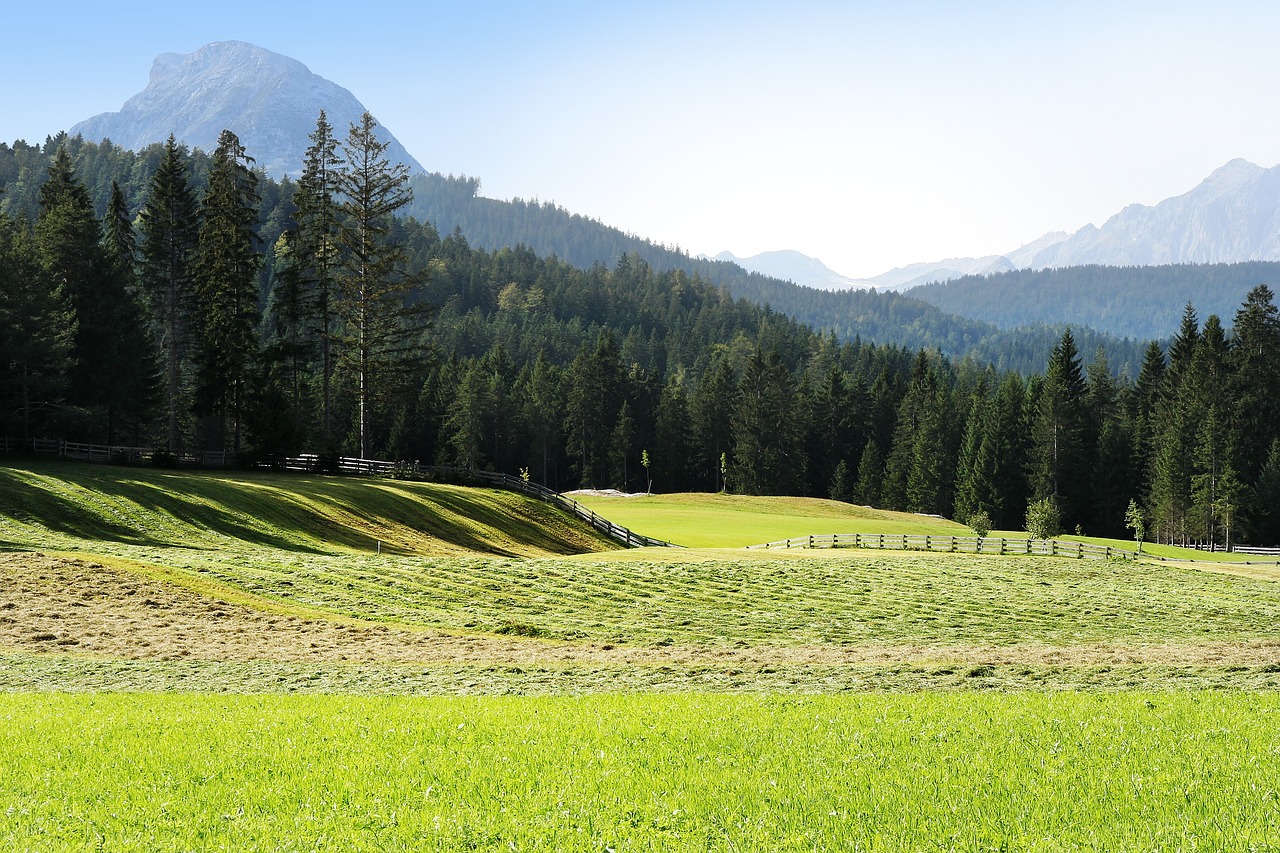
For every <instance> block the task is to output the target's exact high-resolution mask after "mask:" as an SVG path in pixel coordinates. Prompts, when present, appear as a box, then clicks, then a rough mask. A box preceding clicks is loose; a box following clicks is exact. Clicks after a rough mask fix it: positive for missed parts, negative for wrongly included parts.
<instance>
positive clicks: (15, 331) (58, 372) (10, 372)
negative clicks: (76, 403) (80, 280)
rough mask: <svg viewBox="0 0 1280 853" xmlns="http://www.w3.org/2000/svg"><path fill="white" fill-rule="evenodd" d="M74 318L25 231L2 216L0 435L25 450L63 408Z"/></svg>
mask: <svg viewBox="0 0 1280 853" xmlns="http://www.w3.org/2000/svg"><path fill="white" fill-rule="evenodd" d="M75 339H76V315H75V311H74V310H73V309H72V308H71V305H70V301H69V300H68V299H67V298H66V296H65V295H64V292H63V288H62V285H61V284H60V283H59V282H57V281H51V280H50V279H49V278H48V277H47V275H46V273H45V269H44V264H43V263H42V262H41V258H40V253H39V250H38V249H37V248H36V245H35V243H34V241H33V240H31V238H30V235H29V233H28V231H27V229H25V228H24V227H23V226H21V225H19V224H18V223H16V222H14V221H13V220H12V219H10V218H9V217H8V216H6V215H4V213H2V212H0V429H3V430H4V431H5V437H6V438H9V437H13V438H18V439H21V442H22V443H23V445H24V446H25V444H26V443H27V442H29V441H31V439H32V438H35V437H36V435H37V433H38V432H39V431H41V430H42V429H44V428H45V426H46V425H48V424H51V423H54V422H55V418H56V416H57V414H58V413H59V412H61V411H62V410H63V408H64V401H65V393H66V390H67V376H68V374H69V373H70V369H71V364H72V353H73V351H74V347H75Z"/></svg>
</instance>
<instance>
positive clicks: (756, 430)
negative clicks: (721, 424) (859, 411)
mask: <svg viewBox="0 0 1280 853" xmlns="http://www.w3.org/2000/svg"><path fill="white" fill-rule="evenodd" d="M795 400H796V389H795V384H794V380H793V378H792V376H791V372H790V371H789V370H788V369H787V366H786V365H785V364H784V363H783V362H782V358H781V356H780V355H779V353H778V351H777V350H770V352H769V353H768V354H767V355H766V354H765V353H763V352H761V351H760V350H759V349H756V350H755V351H754V352H753V353H752V354H751V357H750V358H749V359H748V360H747V365H746V368H745V369H744V371H743V374H742V381H741V383H739V388H738V398H737V404H736V405H735V406H734V409H733V418H732V421H733V476H732V483H731V485H732V486H733V489H734V491H737V492H740V493H743V494H748V495H786V494H799V493H800V492H801V490H802V489H803V488H804V483H805V475H806V465H807V460H806V458H805V455H804V439H803V432H802V429H801V425H800V424H799V423H798V422H797V418H796V406H795Z"/></svg>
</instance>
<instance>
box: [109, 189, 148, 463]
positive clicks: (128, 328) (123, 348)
mask: <svg viewBox="0 0 1280 853" xmlns="http://www.w3.org/2000/svg"><path fill="white" fill-rule="evenodd" d="M102 250H103V252H104V254H105V257H106V262H107V266H106V270H105V271H104V283H103V293H104V295H105V299H106V304H104V305H103V306H102V310H103V312H104V314H105V315H106V323H107V325H108V326H109V327H110V328H111V330H112V334H111V343H112V352H111V358H110V363H111V369H110V370H108V371H106V372H105V375H104V376H103V380H104V382H105V383H106V386H105V392H104V396H105V399H106V400H107V425H106V438H107V443H108V444H114V443H115V442H116V441H117V433H118V431H119V430H120V429H127V430H128V431H129V433H130V435H131V436H132V437H133V440H134V443H137V442H138V441H140V440H141V439H142V437H143V436H144V434H145V430H146V429H147V426H148V424H149V423H150V421H151V418H152V416H153V414H154V410H155V406H156V403H157V401H158V399H159V397H158V392H159V387H160V372H159V371H160V366H159V361H158V356H157V353H156V348H155V341H154V339H153V338H152V336H151V334H150V320H149V317H148V315H147V309H146V306H145V305H144V303H143V300H142V295H141V293H140V292H139V288H138V241H137V236H136V235H135V234H134V231H133V218H132V217H131V216H130V215H129V208H128V205H127V204H126V202H125V198H124V193H123V191H121V189H120V185H119V184H117V183H116V182H115V181H112V182H111V197H110V200H109V201H108V204H107V213H106V216H105V217H104V219H103V222H102Z"/></svg>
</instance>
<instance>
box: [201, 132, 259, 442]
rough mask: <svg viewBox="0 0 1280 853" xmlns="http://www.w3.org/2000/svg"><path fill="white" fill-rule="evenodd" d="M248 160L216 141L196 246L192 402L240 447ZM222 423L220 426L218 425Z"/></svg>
mask: <svg viewBox="0 0 1280 853" xmlns="http://www.w3.org/2000/svg"><path fill="white" fill-rule="evenodd" d="M252 164H253V158H252V157H250V156H249V155H248V154H247V153H246V152H245V149H244V146H243V145H241V144H240V139H239V137H237V136H236V135H235V134H234V133H232V132H231V131H229V130H224V131H222V133H221V134H220V135H219V137H218V147H217V148H216V149H215V150H214V152H213V160H212V163H211V165H210V169H209V189H208V192H207V193H206V194H205V197H204V202H203V204H202V216H201V221H200V230H199V235H198V241H197V249H196V269H197V274H196V276H195V295H196V303H195V305H196V311H195V315H196V324H195V325H196V330H197V334H196V340H197V357H196V362H197V369H196V401H197V406H198V407H199V410H200V411H201V412H202V413H205V414H214V415H217V416H220V419H221V418H229V419H230V435H229V436H228V435H227V430H226V429H225V426H223V428H220V429H219V430H218V432H219V433H220V435H221V436H222V438H223V446H224V447H226V441H227V439H228V438H229V439H230V444H231V449H232V450H233V451H235V452H236V453H239V452H240V450H241V439H242V432H243V426H244V414H245V409H246V406H247V403H248V399H249V393H250V380H251V374H252V372H253V370H254V369H255V367H256V358H257V353H258V334H257V333H258V327H259V325H260V322H261V318H260V316H259V314H258V286H257V281H258V269H259V268H260V267H261V266H262V252H261V251H260V250H259V243H260V240H259V238H258V232H257V221H258V206H259V198H258V178H257V175H255V174H254V173H253V171H252V169H251V166H252ZM220 426H221V425H220Z"/></svg>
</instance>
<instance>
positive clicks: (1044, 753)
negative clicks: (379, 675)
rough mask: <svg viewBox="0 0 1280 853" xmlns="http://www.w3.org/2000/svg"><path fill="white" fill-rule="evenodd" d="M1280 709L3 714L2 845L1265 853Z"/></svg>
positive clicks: (216, 704) (199, 703)
mask: <svg viewBox="0 0 1280 853" xmlns="http://www.w3.org/2000/svg"><path fill="white" fill-rule="evenodd" d="M1278 723H1280V698H1277V696H1276V695H1274V694H1268V695H1261V696H1260V695H1251V694H1244V693H1228V694H1220V693H1194V694H1165V693H1125V694H1101V695H1089V694H1078V693H1072V694H1015V695H999V696H997V695H992V694H963V695H956V694H950V695H942V694H910V695H870V696H860V697H779V696H773V697H732V696H716V695H694V696H680V697H673V696H648V695H634V696H593V697H557V698H553V699H546V698H534V697H517V698H504V697H484V698H465V699H460V698H442V697H441V698H431V699H403V698H400V699H396V698H354V697H344V698H341V699H337V698H334V697H331V696H316V697H304V696H292V697H209V696H184V695H167V696H137V695H118V694H99V695H91V696H84V695H80V696H75V695H65V694H31V695H8V696H3V697H0V725H3V727H4V729H5V731H6V737H5V738H3V739H0V767H3V768H4V769H5V777H4V784H3V785H0V846H2V847H4V848H5V849H15V850H21V849H110V850H118V851H129V850H146V851H163V850H187V849H235V850H304V849H305V850H315V849H343V850H386V849H399V850H404V849H412V850H424V849H426V850H464V849H470V850H492V851H498V850H501V851H510V850H553V849H554V850H601V851H604V850H612V851H631V850H752V851H776V850H834V849H841V850H1028V851H1041V850H1043V851H1048V850H1074V849H1087V850H1192V849H1206V850H1224V849H1235V850H1262V849H1272V848H1274V847H1275V846H1276V845H1280V794H1278V793H1277V777H1276V774H1275V763H1276V760H1277V756H1278V755H1280V735H1278V734H1277V731H1280V728H1278V726H1277V724H1278Z"/></svg>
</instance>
